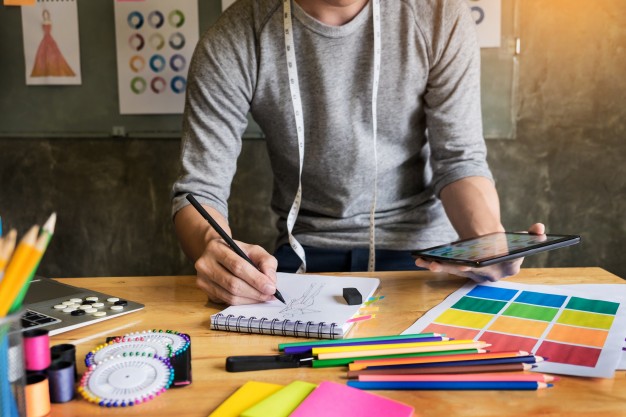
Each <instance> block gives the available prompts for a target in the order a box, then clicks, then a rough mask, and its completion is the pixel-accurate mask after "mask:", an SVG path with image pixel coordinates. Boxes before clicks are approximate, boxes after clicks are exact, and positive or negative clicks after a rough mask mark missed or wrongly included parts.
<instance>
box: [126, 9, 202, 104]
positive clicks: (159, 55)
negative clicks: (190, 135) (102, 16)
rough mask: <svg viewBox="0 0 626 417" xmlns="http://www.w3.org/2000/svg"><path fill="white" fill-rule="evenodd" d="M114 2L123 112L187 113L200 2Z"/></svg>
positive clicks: (196, 41)
mask: <svg viewBox="0 0 626 417" xmlns="http://www.w3.org/2000/svg"><path fill="white" fill-rule="evenodd" d="M114 1H115V36H116V48H117V74H118V91H119V101H120V113H121V114H176V113H182V112H183V108H184V104H185V88H186V86H187V71H188V68H189V61H190V60H191V55H192V54H193V50H194V48H195V46H196V44H197V43H198V32H199V29H198V2H197V0H133V1H129V0H114Z"/></svg>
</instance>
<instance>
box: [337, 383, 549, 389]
mask: <svg viewBox="0 0 626 417" xmlns="http://www.w3.org/2000/svg"><path fill="white" fill-rule="evenodd" d="M347 384H348V386H350V387H354V388H359V389H364V390H452V391H482V390H507V391H513V390H515V391H518V390H519V391H534V390H538V389H544V388H550V387H552V384H547V383H545V382H535V381H495V382H494V381H491V382H488V381H476V382H470V381H432V382H416V381H380V382H379V381H376V382H373V381H371V382H370V381H348V383H347Z"/></svg>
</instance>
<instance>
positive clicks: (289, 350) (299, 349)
mask: <svg viewBox="0 0 626 417" xmlns="http://www.w3.org/2000/svg"><path fill="white" fill-rule="evenodd" d="M443 340H450V338H448V337H444V336H433V337H415V338H411V339H401V340H375V341H369V342H367V341H365V342H350V339H345V342H343V343H334V344H333V345H332V346H333V347H335V346H360V345H386V344H393V343H420V342H441V341H443ZM314 347H320V346H319V345H304V346H288V347H285V349H284V352H285V353H286V354H290V355H293V354H300V353H308V352H311V349H313V348H314Z"/></svg>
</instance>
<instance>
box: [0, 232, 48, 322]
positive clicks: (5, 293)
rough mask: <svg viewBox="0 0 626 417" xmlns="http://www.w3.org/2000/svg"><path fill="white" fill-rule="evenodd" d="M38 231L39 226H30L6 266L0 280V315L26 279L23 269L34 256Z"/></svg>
mask: <svg viewBox="0 0 626 417" xmlns="http://www.w3.org/2000/svg"><path fill="white" fill-rule="evenodd" d="M38 232H39V226H36V225H35V226H33V227H31V228H30V230H29V231H28V232H27V233H26V234H25V235H24V236H23V237H22V240H21V241H20V243H19V244H18V245H17V248H16V249H15V253H14V254H13V256H12V257H11V261H10V262H9V264H8V265H7V267H6V270H5V274H4V278H3V279H2V282H0V317H4V316H6V315H7V313H8V312H9V308H10V307H11V304H12V303H13V300H14V299H15V297H17V295H18V294H19V292H20V289H21V288H22V285H24V282H25V281H26V278H27V275H26V274H25V272H24V269H25V268H26V267H27V265H28V263H29V259H31V258H32V257H33V256H35V247H34V245H35V243H37V233H38Z"/></svg>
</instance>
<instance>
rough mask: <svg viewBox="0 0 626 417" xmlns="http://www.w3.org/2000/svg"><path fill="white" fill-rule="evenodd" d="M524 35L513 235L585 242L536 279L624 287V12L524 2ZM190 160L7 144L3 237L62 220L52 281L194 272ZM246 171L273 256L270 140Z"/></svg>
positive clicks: (502, 160) (500, 143) (249, 237)
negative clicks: (599, 281) (580, 271)
mask: <svg viewBox="0 0 626 417" xmlns="http://www.w3.org/2000/svg"><path fill="white" fill-rule="evenodd" d="M97 1H101V0H97ZM504 1H507V0H504ZM201 3H203V2H202V1H201ZM4 12H5V11H4V9H3V8H0V13H4ZM520 35H521V38H522V54H521V56H520V58H519V64H520V67H519V71H520V72H519V74H520V79H519V80H520V85H519V94H518V101H519V103H518V109H517V139H515V140H489V141H488V142H487V144H488V148H489V162H490V164H491V166H492V169H493V171H494V175H495V177H496V179H497V187H498V190H499V192H500V196H501V200H502V201H501V206H502V216H503V220H504V224H505V226H506V227H507V229H509V230H521V229H524V228H526V227H527V226H528V225H529V224H530V223H531V222H533V221H544V222H545V223H546V224H547V225H548V231H551V232H554V233H580V234H581V235H582V236H583V243H582V244H581V245H578V246H577V247H571V248H566V249H562V250H558V251H553V252H549V253H547V254H542V255H537V256H533V257H531V258H529V259H527V261H526V263H525V265H526V266H548V267H557V266H558V267H565V266H600V267H603V268H605V269H607V270H609V271H611V272H613V273H615V274H617V275H620V276H622V277H626V261H624V255H623V254H622V252H623V247H624V246H626V245H625V239H624V236H625V235H626V220H625V219H624V213H625V212H626V168H625V167H624V157H625V156H626V124H625V123H626V122H625V121H626V106H625V104H626V103H625V101H626V99H625V97H626V78H625V77H624V74H626V2H624V1H622V0H594V1H593V2H588V1H584V0H549V1H546V0H523V2H521V4H520ZM15 36H16V35H15V33H12V34H10V36H9V34H8V33H7V31H5V29H4V28H3V27H0V57H2V58H0V59H2V67H1V69H0V74H2V75H3V76H2V77H0V80H2V81H0V87H1V88H2V89H1V90H0V91H2V92H1V93H0V131H2V126H6V125H7V124H9V123H14V122H15V121H14V120H8V119H7V116H6V112H4V111H3V110H6V109H7V108H8V106H11V103H12V102H13V101H15V100H18V101H19V100H20V97H19V91H17V92H16V91H15V90H12V89H11V87H10V86H7V80H6V77H5V74H6V73H7V71H9V73H12V72H11V71H13V69H7V68H9V67H11V66H13V65H15V66H19V65H21V66H22V68H23V63H21V64H20V63H13V62H12V63H10V64H11V65H9V63H7V62H6V61H5V59H6V58H5V55H3V54H2V52H3V50H4V49H5V47H6V43H7V42H8V39H12V40H11V42H16V43H18V42H19V43H21V38H16V37H15ZM111 36H113V35H111ZM2 45H5V46H2ZM15 77H16V78H15V79H13V80H11V81H10V82H11V83H18V84H19V83H21V84H23V74H22V73H21V72H20V73H19V76H17V75H15ZM84 77H87V74H86V73H85V74H84ZM16 88H17V87H16ZM19 88H22V87H19ZM39 88H42V87H39ZM46 88H47V87H46ZM33 106H43V107H45V103H44V102H36V103H33ZM21 122H22V123H28V118H27V117H26V116H25V117H24V120H22V121H21ZM178 147H179V143H178V141H177V140H175V139H163V138H161V139H158V138H156V139H155V138H146V139H139V138H133V139H128V138H126V139H114V138H100V139H98V138H89V137H78V138H71V137H65V138H63V137H55V138H46V137H43V138H8V137H7V138H2V139H0V215H2V217H3V220H4V222H5V230H6V228H7V227H16V228H18V230H19V232H20V234H23V233H24V232H25V231H26V229H27V228H28V227H29V226H30V225H32V224H33V223H40V224H41V223H42V222H43V221H45V219H46V217H47V215H48V214H49V213H50V212H51V211H53V210H55V211H57V213H58V215H59V220H58V231H57V234H56V235H55V237H54V239H53V241H52V242H51V244H50V248H49V250H48V252H47V253H46V256H45V258H44V260H43V262H42V265H41V268H40V273H42V274H44V275H48V276H53V277H68V276H105V275H110V276H117V275H168V274H180V273H191V272H193V268H192V265H190V263H189V262H188V261H187V260H186V259H185V258H184V256H183V255H182V253H181V252H180V250H179V248H178V245H177V243H176V240H175V237H174V233H173V229H172V225H171V221H170V212H169V191H170V187H171V184H172V182H173V181H174V179H175V177H176V163H177V153H178ZM239 166H240V170H239V172H238V174H237V177H236V178H235V182H234V184H233V192H232V197H231V202H230V203H231V215H232V216H231V222H232V228H233V231H234V235H235V237H236V238H237V239H240V240H244V241H249V242H256V243H260V244H262V245H263V246H265V247H267V248H268V249H270V248H271V247H272V242H273V238H274V231H273V221H274V217H273V215H272V213H271V211H270V210H269V207H268V202H269V197H270V193H271V173H270V171H269V164H268V160H267V155H266V152H265V149H264V143H263V141H261V140H246V141H245V142H244V148H243V153H242V156H241V158H240V160H239Z"/></svg>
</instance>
